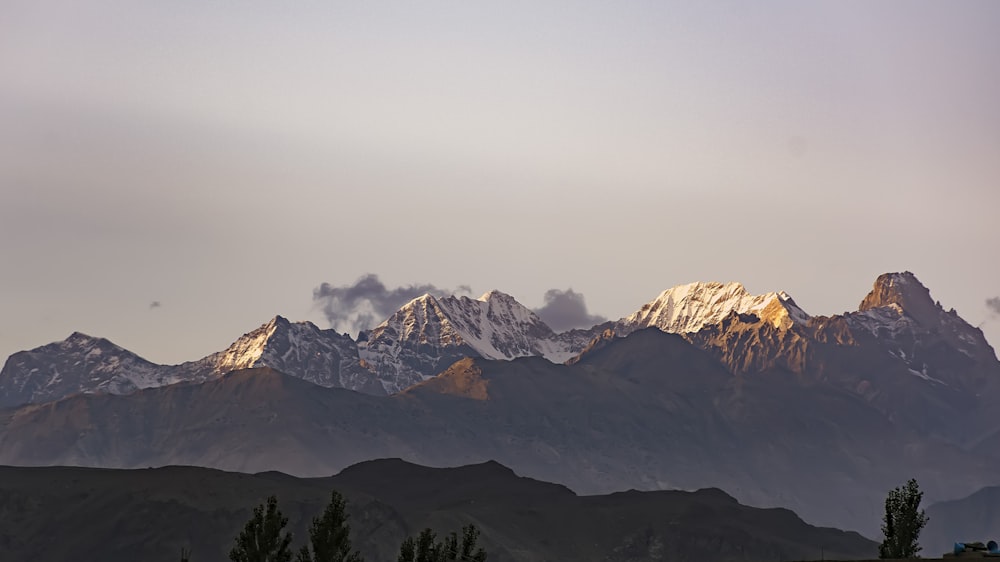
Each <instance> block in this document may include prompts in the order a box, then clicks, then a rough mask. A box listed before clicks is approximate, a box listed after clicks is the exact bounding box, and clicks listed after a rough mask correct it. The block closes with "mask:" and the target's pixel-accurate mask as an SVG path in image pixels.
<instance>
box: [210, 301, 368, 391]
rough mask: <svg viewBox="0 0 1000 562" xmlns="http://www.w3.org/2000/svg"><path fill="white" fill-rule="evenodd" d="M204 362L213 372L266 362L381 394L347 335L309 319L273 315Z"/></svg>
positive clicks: (317, 380)
mask: <svg viewBox="0 0 1000 562" xmlns="http://www.w3.org/2000/svg"><path fill="white" fill-rule="evenodd" d="M203 361H207V362H210V363H211V364H212V371H213V373H214V374H216V375H221V374H224V373H228V372H230V371H235V370H238V369H248V368H252V367H271V368H272V369H275V370H278V371H281V372H282V373H285V374H287V375H291V376H294V377H299V378H301V379H305V380H307V381H309V382H312V383H315V384H318V385H320V386H326V387H342V388H349V389H351V390H360V391H363V392H370V393H374V394H380V393H381V388H380V385H378V383H377V382H376V380H375V377H374V375H373V374H372V373H371V372H369V371H368V370H367V369H365V368H364V367H362V365H361V362H360V358H359V357H358V350H357V345H356V344H355V342H354V340H352V339H351V337H350V336H348V335H346V334H340V333H338V332H337V331H336V330H322V329H320V328H319V327H317V326H316V325H315V324H313V323H312V322H289V321H288V320H287V319H286V318H284V317H282V316H275V317H274V318H272V319H271V320H270V321H268V322H267V323H265V324H264V325H262V326H260V327H259V328H257V329H256V330H253V331H251V332H249V333H247V334H244V335H243V336H242V337H240V338H239V339H237V340H236V341H235V342H233V344H232V345H230V346H229V347H228V348H226V349H225V350H224V351H221V352H219V353H217V354H214V355H211V356H209V357H206V358H205V359H204V360H203Z"/></svg>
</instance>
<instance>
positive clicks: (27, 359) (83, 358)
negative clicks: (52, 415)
mask: <svg viewBox="0 0 1000 562" xmlns="http://www.w3.org/2000/svg"><path fill="white" fill-rule="evenodd" d="M250 367H274V368H276V369H281V370H282V372H284V373H286V374H289V375H292V376H295V377H299V378H301V379H304V380H307V381H309V382H312V383H315V384H318V385H320V386H325V387H338V388H349V389H352V390H358V391H360V392H367V393H369V394H384V393H385V391H384V390H383V389H382V385H381V384H379V382H378V380H377V379H376V377H375V376H374V375H373V374H372V372H371V371H369V370H368V369H366V368H365V367H364V366H363V365H362V363H361V361H360V358H359V357H358V350H357V346H356V344H355V343H354V340H352V339H351V338H350V336H348V335H346V334H339V333H337V332H336V331H334V330H321V329H319V328H317V327H316V326H315V325H314V324H312V323H311V322H294V323H293V322H289V321H288V320H286V319H285V318H282V317H281V316H275V317H274V318H273V319H271V320H270V321H269V322H267V323H266V324H264V325H263V326H261V327H259V328H257V329H256V330H253V331H251V332H249V333H247V334H244V335H243V336H242V337H240V338H239V339H237V340H236V341H235V342H233V344H232V345H230V346H229V347H228V348H227V349H225V350H224V351H221V352H218V353H214V354H212V355H209V356H208V357H205V358H203V359H199V360H197V361H190V362H187V363H182V364H180V365H157V364H154V363H151V362H149V361H147V360H145V359H143V358H141V357H139V356H138V355H135V354H134V353H132V352H130V351H128V350H126V349H123V348H121V347H119V346H117V345H115V344H113V343H111V342H109V341H108V340H105V339H101V338H93V337H90V336H87V335H84V334H80V333H75V334H73V335H71V336H70V337H69V338H67V339H66V340H64V341H61V342H56V343H52V344H49V345H45V346H42V347H39V348H36V349H33V350H30V351H23V352H20V353H15V354H14V355H12V356H11V357H10V358H9V359H8V360H7V362H6V363H5V364H4V367H3V369H2V370H0V408H3V407H10V406H17V405H20V404H26V403H42V402H48V401H52V400H58V399H60V398H63V397H66V396H69V395H72V394H77V393H87V394H94V393H109V394H130V393H132V392H135V391H136V390H138V389H143V388H153V387H160V386H166V385H169V384H174V383H179V382H188V383H199V382H204V381H206V380H209V379H212V378H217V377H219V376H221V375H222V374H223V373H227V372H229V371H233V370H238V369H245V368H250Z"/></svg>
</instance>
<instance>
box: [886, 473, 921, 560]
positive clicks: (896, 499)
mask: <svg viewBox="0 0 1000 562" xmlns="http://www.w3.org/2000/svg"><path fill="white" fill-rule="evenodd" d="M923 497H924V493H923V492H921V491H920V486H919V485H918V484H917V481H916V480H914V479H913V478H911V479H910V480H909V482H907V483H906V485H905V486H900V487H897V488H894V489H892V490H890V491H889V495H888V497H886V498H885V516H884V517H883V519H882V534H883V535H885V539H884V540H883V541H882V544H881V545H880V546H879V547H878V557H879V558H919V557H920V555H919V553H920V551H921V550H922V549H921V547H920V543H919V542H918V539H919V537H920V531H921V530H922V529H923V528H924V525H926V524H927V521H928V518H927V514H926V513H924V510H922V509H920V501H921V500H922V499H923Z"/></svg>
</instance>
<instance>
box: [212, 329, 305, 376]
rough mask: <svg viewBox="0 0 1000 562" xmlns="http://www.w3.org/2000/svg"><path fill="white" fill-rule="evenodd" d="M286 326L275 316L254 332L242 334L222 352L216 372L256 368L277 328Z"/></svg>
mask: <svg viewBox="0 0 1000 562" xmlns="http://www.w3.org/2000/svg"><path fill="white" fill-rule="evenodd" d="M288 325H289V322H288V320H287V319H285V318H283V317H281V316H275V317H274V318H272V319H271V320H269V321H268V322H267V323H266V324H264V325H263V326H261V327H259V328H257V329H256V330H253V331H251V332H249V333H246V334H243V335H242V336H241V337H240V338H239V339H237V340H236V341H235V342H233V344H232V345H230V346H229V347H228V348H226V350H225V351H223V352H222V354H221V356H220V357H219V358H218V362H217V363H216V371H217V372H220V373H222V372H228V371H235V370H238V369H249V368H251V367H254V366H256V364H257V362H258V361H259V360H260V358H261V356H262V355H263V354H264V350H265V348H266V347H267V342H268V341H269V340H270V339H271V338H272V337H273V336H274V333H275V332H276V331H278V329H279V327H282V328H287V327H288Z"/></svg>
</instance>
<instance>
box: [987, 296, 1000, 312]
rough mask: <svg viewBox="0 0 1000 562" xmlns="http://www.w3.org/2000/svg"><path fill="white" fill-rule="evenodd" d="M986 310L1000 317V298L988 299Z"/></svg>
mask: <svg viewBox="0 0 1000 562" xmlns="http://www.w3.org/2000/svg"><path fill="white" fill-rule="evenodd" d="M986 308H988V309H990V312H991V313H992V314H994V315H996V316H1000V297H990V298H988V299H986Z"/></svg>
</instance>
